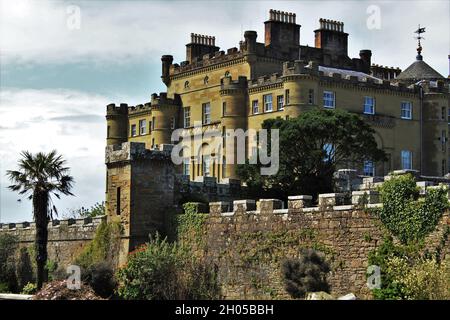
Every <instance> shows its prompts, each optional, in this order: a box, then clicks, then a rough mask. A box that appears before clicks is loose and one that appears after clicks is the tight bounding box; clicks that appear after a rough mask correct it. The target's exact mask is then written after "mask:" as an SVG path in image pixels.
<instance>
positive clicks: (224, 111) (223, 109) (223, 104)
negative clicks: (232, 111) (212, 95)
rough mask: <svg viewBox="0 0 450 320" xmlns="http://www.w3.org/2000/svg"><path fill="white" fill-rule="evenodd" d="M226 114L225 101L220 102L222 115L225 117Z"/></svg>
mask: <svg viewBox="0 0 450 320" xmlns="http://www.w3.org/2000/svg"><path fill="white" fill-rule="evenodd" d="M226 114H227V103H226V102H222V117H225V115H226Z"/></svg>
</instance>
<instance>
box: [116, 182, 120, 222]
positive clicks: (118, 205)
mask: <svg viewBox="0 0 450 320" xmlns="http://www.w3.org/2000/svg"><path fill="white" fill-rule="evenodd" d="M116 214H117V215H118V216H120V187H118V188H117V189H116Z"/></svg>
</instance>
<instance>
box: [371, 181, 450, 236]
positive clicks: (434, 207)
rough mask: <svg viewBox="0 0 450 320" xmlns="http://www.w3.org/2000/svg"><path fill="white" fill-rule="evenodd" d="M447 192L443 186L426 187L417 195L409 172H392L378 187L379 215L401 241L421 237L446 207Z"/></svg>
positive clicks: (414, 183) (434, 225) (431, 228)
mask: <svg viewBox="0 0 450 320" xmlns="http://www.w3.org/2000/svg"><path fill="white" fill-rule="evenodd" d="M447 192H448V190H447V189H446V187H442V188H437V189H427V192H426V195H425V197H419V188H418V187H417V186H416V182H415V180H414V178H413V177H412V175H410V174H407V175H401V176H394V177H392V178H391V179H390V180H388V181H386V182H384V183H383V185H382V187H381V188H380V195H381V200H382V202H383V207H382V208H380V209H379V210H378V214H379V217H380V219H381V221H382V222H383V224H384V226H385V227H386V228H387V230H389V232H390V233H391V234H392V235H393V236H395V237H396V238H397V239H399V240H400V241H401V242H402V243H403V244H406V243H409V242H412V241H418V240H421V239H424V238H425V237H426V236H427V235H428V234H429V233H430V232H432V231H434V229H435V228H436V225H437V224H438V222H439V219H440V218H441V217H442V214H443V213H444V211H445V209H447V208H448V207H449V205H448V199H447Z"/></svg>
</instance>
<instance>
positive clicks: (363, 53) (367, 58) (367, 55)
mask: <svg viewBox="0 0 450 320" xmlns="http://www.w3.org/2000/svg"><path fill="white" fill-rule="evenodd" d="M359 58H360V59H361V61H362V66H361V67H362V68H361V69H362V70H361V71H362V72H364V73H367V74H369V73H370V67H371V65H372V63H371V60H372V51H370V50H360V51H359Z"/></svg>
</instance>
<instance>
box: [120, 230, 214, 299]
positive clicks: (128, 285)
mask: <svg viewBox="0 0 450 320" xmlns="http://www.w3.org/2000/svg"><path fill="white" fill-rule="evenodd" d="M214 270H215V269H214V268H213V267H211V265H210V264H208V263H206V262H205V261H203V260H200V259H199V258H196V257H195V256H194V255H192V253H191V252H190V250H189V249H188V248H187V247H185V246H183V245H181V244H178V243H169V242H167V240H166V239H160V237H159V236H158V235H157V236H156V238H155V239H151V241H150V242H149V243H148V244H146V245H143V246H141V247H139V248H138V249H137V250H135V251H133V252H131V253H130V255H129V259H128V262H127V264H126V266H125V267H123V268H121V269H119V271H118V272H117V279H118V281H119V288H118V290H117V292H118V294H119V296H120V297H122V298H124V299H139V300H141V299H145V300H173V299H214V298H217V297H218V296H219V292H220V290H219V286H218V284H217V279H216V276H215V271H214Z"/></svg>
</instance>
